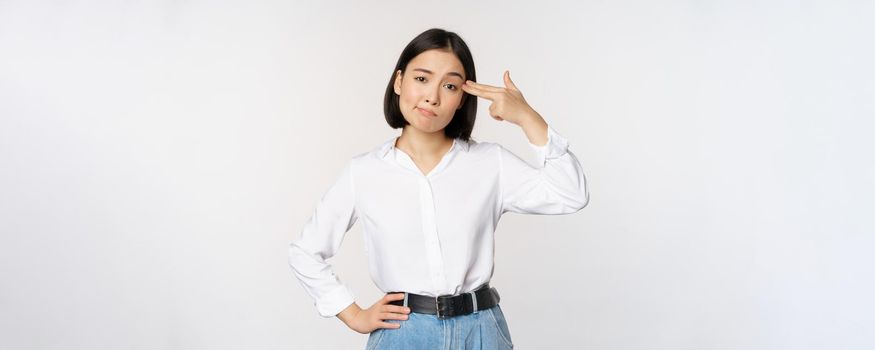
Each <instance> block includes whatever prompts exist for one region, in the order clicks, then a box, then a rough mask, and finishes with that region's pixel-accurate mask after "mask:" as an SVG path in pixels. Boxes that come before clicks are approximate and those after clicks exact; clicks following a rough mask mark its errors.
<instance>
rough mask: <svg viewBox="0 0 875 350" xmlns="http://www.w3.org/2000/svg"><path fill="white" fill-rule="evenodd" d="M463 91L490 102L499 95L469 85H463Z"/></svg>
mask: <svg viewBox="0 0 875 350" xmlns="http://www.w3.org/2000/svg"><path fill="white" fill-rule="evenodd" d="M462 90H464V91H465V92H467V93H469V94H471V95H474V96H477V97H482V98H485V99H487V100H490V101H493V100H495V97H496V95H497V93H495V92H489V91H486V90H483V89H480V88H476V87H474V86H471V85H467V84H465V85H462Z"/></svg>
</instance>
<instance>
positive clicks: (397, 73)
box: [394, 69, 402, 96]
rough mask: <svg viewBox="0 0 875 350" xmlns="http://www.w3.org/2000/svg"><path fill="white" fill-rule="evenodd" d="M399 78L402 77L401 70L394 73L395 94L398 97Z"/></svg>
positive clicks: (399, 91)
mask: <svg viewBox="0 0 875 350" xmlns="http://www.w3.org/2000/svg"><path fill="white" fill-rule="evenodd" d="M401 77H402V75H401V70H400V69H399V70H398V71H397V72H395V84H394V88H395V94H396V95H399V96H400V95H401Z"/></svg>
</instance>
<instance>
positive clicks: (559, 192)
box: [462, 71, 589, 214]
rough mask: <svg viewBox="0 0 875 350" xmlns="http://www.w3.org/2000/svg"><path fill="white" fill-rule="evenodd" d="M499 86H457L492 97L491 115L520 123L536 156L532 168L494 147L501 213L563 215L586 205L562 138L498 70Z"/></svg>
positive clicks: (581, 179) (577, 169)
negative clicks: (498, 164) (497, 151)
mask: <svg viewBox="0 0 875 350" xmlns="http://www.w3.org/2000/svg"><path fill="white" fill-rule="evenodd" d="M504 85H505V87H497V86H490V85H485V84H479V83H476V82H473V81H470V80H469V81H466V82H465V84H464V85H463V86H462V89H463V90H464V91H465V92H466V93H469V94H471V95H474V96H478V97H482V98H485V99H487V100H490V101H492V104H491V105H490V106H489V114H490V115H491V116H492V118H494V119H496V120H499V121H501V120H505V121H508V122H511V123H513V124H516V125H518V126H519V127H521V128H522V129H523V131H524V132H525V133H526V137H528V139H529V145H530V146H532V148H533V149H534V150H535V152H536V154H537V164H536V166H535V167H532V166H531V165H529V164H527V163H526V162H524V161H523V160H522V159H520V158H519V157H517V156H516V155H515V154H513V153H512V152H510V151H508V150H506V149H504V147H501V146H499V151H500V156H499V159H500V162H499V163H500V164H501V169H500V176H499V177H500V179H501V181H500V182H501V185H500V187H501V196H502V208H501V212H502V213H505V212H508V211H511V212H515V213H522V214H568V213H573V212H576V211H578V210H580V209H582V208H583V207H585V206H586V204H587V203H589V190H588V189H587V183H586V178H585V176H584V174H583V168H582V167H581V165H580V162H579V161H578V160H577V157H576V156H575V155H574V154H573V153H571V151H569V150H568V140H567V139H565V138H564V137H562V136H561V135H559V133H557V132H556V131H555V130H553V128H552V127H550V126H549V125H547V122H546V121H544V118H542V117H541V115H540V114H538V112H536V111H535V110H534V109H532V107H531V106H529V104H528V102H526V100H525V98H524V97H523V94H522V92H520V90H519V89H518V88H517V86H516V84H514V83H513V81H512V80H511V79H510V72H509V71H505V72H504Z"/></svg>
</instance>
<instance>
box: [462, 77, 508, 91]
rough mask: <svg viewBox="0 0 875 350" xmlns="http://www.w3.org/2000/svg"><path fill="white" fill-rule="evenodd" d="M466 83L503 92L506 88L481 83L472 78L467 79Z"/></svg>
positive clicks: (487, 89) (486, 89) (481, 88)
mask: <svg viewBox="0 0 875 350" xmlns="http://www.w3.org/2000/svg"><path fill="white" fill-rule="evenodd" d="M465 84H466V85H470V86H473V87H475V88H478V89H480V90H484V91H489V92H502V91H504V88H500V87H497V86H492V85H486V84H480V83H478V82H475V81H472V80H466V81H465Z"/></svg>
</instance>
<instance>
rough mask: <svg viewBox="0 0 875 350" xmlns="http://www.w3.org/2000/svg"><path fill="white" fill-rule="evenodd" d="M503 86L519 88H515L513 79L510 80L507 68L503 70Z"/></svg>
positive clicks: (515, 88)
mask: <svg viewBox="0 0 875 350" xmlns="http://www.w3.org/2000/svg"><path fill="white" fill-rule="evenodd" d="M504 86H506V87H508V88H510V89H514V90H519V89H517V87H516V84H514V83H513V80H510V71H509V70H505V71H504Z"/></svg>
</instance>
